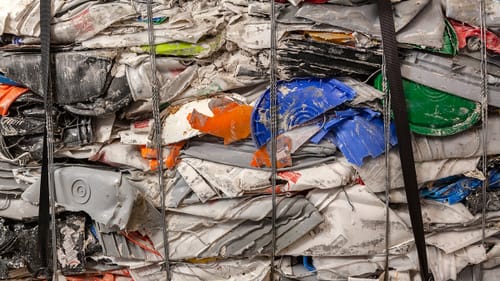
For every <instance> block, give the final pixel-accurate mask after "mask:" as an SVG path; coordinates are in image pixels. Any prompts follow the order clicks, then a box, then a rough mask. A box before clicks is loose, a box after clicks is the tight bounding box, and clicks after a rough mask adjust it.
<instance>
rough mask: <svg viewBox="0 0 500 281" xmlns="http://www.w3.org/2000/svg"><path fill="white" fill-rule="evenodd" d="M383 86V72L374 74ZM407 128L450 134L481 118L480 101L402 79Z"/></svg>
mask: <svg viewBox="0 0 500 281" xmlns="http://www.w3.org/2000/svg"><path fill="white" fill-rule="evenodd" d="M375 88H377V89H379V90H382V74H379V75H378V76H377V77H376V78H375ZM403 89H404V93H405V98H406V103H407V107H408V121H409V122H410V129H411V130H412V131H413V132H415V133H417V134H421V135H428V136H449V135H453V134H456V133H459V132H462V131H465V130H467V129H469V128H470V127H472V126H474V124H475V123H477V122H478V121H479V120H480V118H481V114H480V112H481V106H480V104H479V103H476V102H473V101H470V100H467V99H464V98H461V97H457V96H455V95H451V94H448V93H445V92H442V91H439V90H436V89H433V88H429V87H427V86H424V85H421V84H418V83H415V82H412V81H409V80H406V79H403Z"/></svg>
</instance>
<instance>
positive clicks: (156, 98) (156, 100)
mask: <svg viewBox="0 0 500 281" xmlns="http://www.w3.org/2000/svg"><path fill="white" fill-rule="evenodd" d="M147 16H148V40H149V57H150V60H151V75H152V76H151V81H152V85H151V89H152V101H153V119H154V143H155V148H156V159H158V163H159V165H158V184H159V185H160V202H161V203H160V204H161V218H162V235H163V252H164V266H163V269H164V271H165V274H166V280H167V281H170V280H171V274H170V251H169V245H168V229H167V210H166V207H165V183H164V180H163V179H164V178H163V171H164V169H163V163H164V161H163V147H162V139H161V136H162V126H161V118H160V87H159V81H158V77H157V76H156V45H155V34H154V26H153V1H152V0H148V2H147Z"/></svg>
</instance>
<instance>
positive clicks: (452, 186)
mask: <svg viewBox="0 0 500 281" xmlns="http://www.w3.org/2000/svg"><path fill="white" fill-rule="evenodd" d="M481 184H482V181H481V180H479V179H474V178H467V177H460V176H452V177H447V178H444V179H441V180H438V181H435V182H433V183H432V186H431V187H424V188H422V189H421V190H420V196H421V197H423V198H427V199H432V200H435V201H438V202H442V203H449V204H456V203H458V202H460V201H462V200H463V199H465V197H467V196H468V195H469V194H471V192H472V191H473V190H475V189H477V188H479V187H481Z"/></svg>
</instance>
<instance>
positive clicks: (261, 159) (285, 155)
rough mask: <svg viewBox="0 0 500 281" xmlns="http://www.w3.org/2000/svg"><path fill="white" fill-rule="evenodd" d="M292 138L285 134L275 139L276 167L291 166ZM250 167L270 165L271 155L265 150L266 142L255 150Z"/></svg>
mask: <svg viewBox="0 0 500 281" xmlns="http://www.w3.org/2000/svg"><path fill="white" fill-rule="evenodd" d="M291 148H292V140H291V139H290V138H288V137H286V136H279V137H278V139H277V153H276V154H277V155H276V160H277V162H276V167H277V168H278V169H281V168H285V167H290V166H292V155H291V152H290V150H291ZM250 165H251V166H252V167H257V168H260V167H271V157H270V156H269V152H268V151H267V144H266V145H264V146H262V147H261V148H259V149H258V150H257V151H255V153H254V155H253V158H252V162H250Z"/></svg>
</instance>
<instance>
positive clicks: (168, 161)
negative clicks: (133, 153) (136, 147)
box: [141, 141, 186, 171]
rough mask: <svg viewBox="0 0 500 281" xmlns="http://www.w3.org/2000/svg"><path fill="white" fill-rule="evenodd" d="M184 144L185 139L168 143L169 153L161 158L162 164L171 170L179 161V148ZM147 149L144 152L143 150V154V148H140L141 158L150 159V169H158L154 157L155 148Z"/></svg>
mask: <svg viewBox="0 0 500 281" xmlns="http://www.w3.org/2000/svg"><path fill="white" fill-rule="evenodd" d="M185 144H186V141H180V142H177V143H174V144H171V145H169V149H170V153H169V154H168V156H167V158H164V160H163V165H164V166H165V167H167V169H169V170H172V169H173V168H175V166H176V165H177V163H179V155H180V154H181V150H182V148H183V147H184V145H185ZM147 149H148V151H147V152H146V151H145V150H144V154H143V149H142V148H141V155H142V157H143V158H147V159H152V160H149V168H150V169H151V170H152V171H156V170H157V169H158V165H159V163H158V160H157V159H156V149H153V148H147ZM146 156H151V157H149V158H148V157H146Z"/></svg>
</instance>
